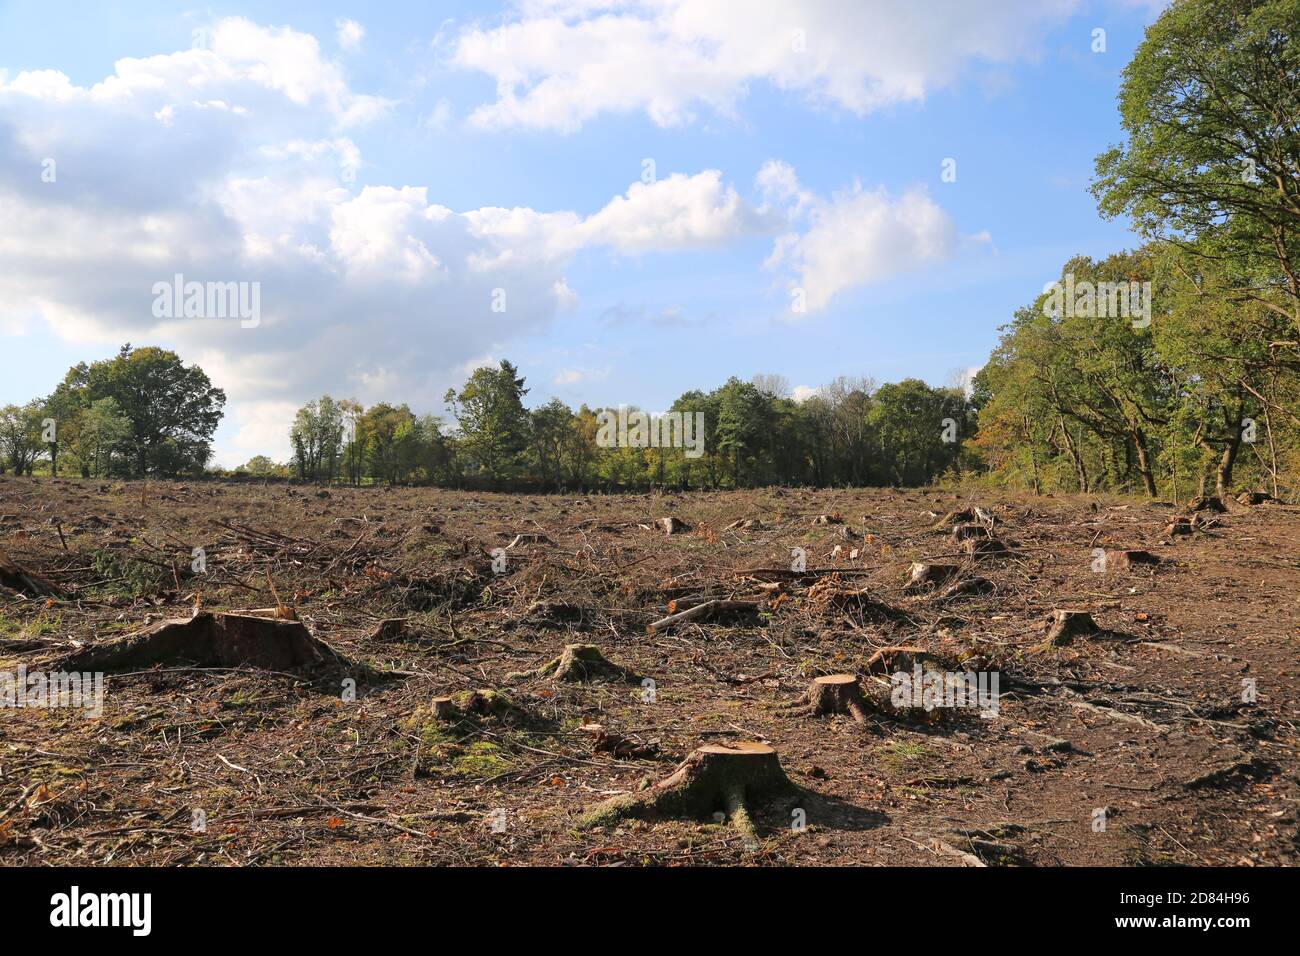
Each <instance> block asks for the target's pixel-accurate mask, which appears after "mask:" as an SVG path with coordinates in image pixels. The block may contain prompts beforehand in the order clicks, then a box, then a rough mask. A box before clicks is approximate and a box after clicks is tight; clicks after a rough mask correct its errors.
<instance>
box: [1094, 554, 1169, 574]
mask: <svg viewBox="0 0 1300 956" xmlns="http://www.w3.org/2000/svg"><path fill="white" fill-rule="evenodd" d="M1159 563H1160V559H1159V558H1157V557H1156V556H1155V555H1154V554H1152V553H1151V552H1150V551H1136V550H1134V551H1109V552H1107V554H1106V567H1108V568H1111V567H1113V568H1114V569H1115V570H1116V571H1131V570H1133V568H1135V567H1138V566H1139V565H1147V566H1151V565H1156V564H1159Z"/></svg>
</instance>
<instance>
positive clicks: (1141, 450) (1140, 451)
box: [1129, 428, 1156, 498]
mask: <svg viewBox="0 0 1300 956" xmlns="http://www.w3.org/2000/svg"><path fill="white" fill-rule="evenodd" d="M1129 434H1130V436H1131V437H1132V439H1133V450H1134V451H1136V452H1137V466H1138V472H1139V473H1140V474H1141V475H1142V484H1143V485H1145V486H1146V492H1147V497H1148V498H1154V497H1156V479H1155V476H1154V475H1153V474H1152V473H1151V457H1150V454H1149V453H1148V452H1147V438H1146V435H1144V434H1143V433H1142V429H1140V428H1134V429H1132V431H1130V433H1129Z"/></svg>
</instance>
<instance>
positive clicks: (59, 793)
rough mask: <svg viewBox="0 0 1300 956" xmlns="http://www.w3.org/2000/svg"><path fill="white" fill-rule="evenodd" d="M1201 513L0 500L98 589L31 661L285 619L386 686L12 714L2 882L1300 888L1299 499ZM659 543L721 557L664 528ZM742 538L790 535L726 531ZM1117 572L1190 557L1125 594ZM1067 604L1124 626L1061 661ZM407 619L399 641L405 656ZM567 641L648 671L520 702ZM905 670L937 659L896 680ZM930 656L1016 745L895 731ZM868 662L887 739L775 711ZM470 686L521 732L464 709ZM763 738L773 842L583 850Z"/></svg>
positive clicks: (1089, 502)
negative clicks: (674, 780) (931, 874)
mask: <svg viewBox="0 0 1300 956" xmlns="http://www.w3.org/2000/svg"><path fill="white" fill-rule="evenodd" d="M974 506H979V507H981V508H982V509H984V510H985V511H986V512H987V513H988V515H990V516H991V517H992V519H993V520H992V534H993V536H995V537H996V538H997V539H999V540H1001V541H1002V542H1004V543H1005V545H1006V546H1007V547H1008V548H1009V551H1008V552H1007V553H1005V554H1001V555H999V554H989V555H975V556H972V555H969V554H966V553H965V552H964V551H963V550H962V549H961V548H960V547H959V545H958V544H957V543H954V542H953V540H952V538H951V536H950V535H949V533H948V532H947V530H946V529H945V530H941V529H935V528H934V527H933V526H934V525H935V524H936V521H937V520H938V519H940V518H941V517H942V516H944V515H945V514H948V513H950V512H953V511H959V510H961V509H965V508H968V507H974ZM1172 513H1173V509H1172V508H1171V507H1170V506H1169V505H1168V504H1163V505H1162V504H1151V503H1145V502H1141V501H1137V500H1132V501H1127V500H1118V499H1116V500H1111V499H1104V498H1103V499H1093V498H1086V499H1085V498H1068V497H1057V498H1050V497H1048V498H1034V497H1030V496H1015V495H1006V494H995V493H975V492H970V493H965V492H963V493H960V494H958V493H954V492H950V491H902V492H895V491H890V490H859V491H820V492H811V491H802V490H789V489H787V490H776V489H773V490H761V491H755V492H736V493H697V494H684V495H662V496H584V497H575V496H550V497H547V496H515V495H493V494H483V493H461V492H449V491H440V490H432V489H339V488H332V489H330V490H329V491H328V492H322V491H320V490H319V489H316V488H313V487H307V486H287V485H265V486H264V485H255V484H242V485H241V484H233V483H227V484H219V483H206V482H204V483H200V482H195V483H190V484H185V483H150V484H149V485H148V486H147V487H146V486H143V485H141V484H140V483H124V482H96V481H88V482H83V481H71V480H69V481H63V480H49V479H43V480H36V481H31V480H27V479H13V478H0V546H2V547H3V549H4V551H5V552H6V553H7V556H8V559H9V562H10V567H13V566H18V567H21V568H24V569H26V570H27V571H30V572H35V573H37V574H39V575H42V576H44V578H46V579H48V581H49V582H50V583H52V584H54V585H57V586H59V587H61V588H63V589H65V590H66V592H67V594H68V596H66V597H60V598H45V597H39V596H35V595H34V594H33V593H32V592H31V591H30V589H29V590H28V593H26V594H24V593H22V591H23V590H24V589H23V588H22V587H17V586H14V585H15V582H14V581H13V580H12V579H11V580H10V582H9V583H10V585H11V587H9V588H0V671H9V672H14V671H16V669H17V668H18V667H19V666H20V665H22V666H24V667H26V668H27V669H28V670H29V671H37V670H40V669H41V668H46V669H57V665H58V662H59V660H60V659H61V656H62V655H64V654H66V653H68V652H70V651H72V650H74V649H76V647H77V646H79V645H81V646H94V645H96V644H97V643H99V642H107V641H110V640H112V639H114V638H116V637H118V636H120V635H123V634H126V633H129V632H132V631H135V630H137V629H139V628H141V627H143V626H146V625H148V624H152V623H155V622H157V621H159V620H161V619H164V618H172V617H181V618H187V617H189V616H190V615H191V614H192V613H193V609H194V607H195V606H196V605H198V606H200V607H201V608H202V609H204V610H230V609H266V608H274V607H275V606H276V605H277V604H280V605H283V606H291V607H293V608H294V610H295V612H296V615H297V617H298V618H299V619H300V620H301V621H302V622H303V623H305V624H306V625H307V626H308V627H309V628H310V629H311V631H312V633H313V634H314V635H315V636H316V637H318V638H320V639H322V640H323V641H325V642H327V643H328V644H329V645H331V646H332V647H333V648H335V649H336V650H337V651H339V652H340V653H341V654H343V655H346V657H347V658H348V659H349V660H350V661H351V662H353V663H355V664H356V665H357V666H358V668H360V667H361V666H362V665H365V666H366V667H368V668H369V673H368V674H367V673H363V672H361V671H360V670H358V671H357V672H356V673H360V674H361V677H360V679H358V682H357V687H356V699H355V700H349V699H346V698H347V697H348V696H350V695H348V694H347V693H346V690H347V687H348V685H346V684H345V683H344V682H343V679H342V677H341V675H340V674H339V673H337V672H333V673H326V672H321V673H305V672H304V673H296V674H288V673H280V672H270V671H266V670H260V669H256V668H248V667H235V668H222V667H194V666H189V665H188V664H187V663H186V662H185V661H183V660H177V661H175V662H172V663H169V664H166V665H162V666H156V667H149V668H141V669H136V670H126V671H125V672H119V673H110V674H109V675H108V677H107V679H106V694H105V699H104V709H103V713H102V715H100V716H99V717H88V716H85V715H83V714H81V713H78V712H75V711H71V710H67V709H47V710H40V709H11V710H0V862H3V863H6V864H10V865H14V864H98V863H111V864H204V865H248V864H260V865H272V864H299V865H303V864H352V863H372V864H384V863H390V864H391V863H402V864H487V865H493V864H510V865H527V864H547V865H555V864H597V865H607V864H617V863H624V864H693V865H708V864H752V865H807V864H895V865H974V864H975V863H976V862H983V863H986V864H988V865H1014V864H1032V865H1059V864H1085V865H1086V864H1131V865H1152V864H1193V865H1206V864H1254V865H1280V864H1290V863H1294V862H1296V860H1297V856H1298V855H1300V854H1298V849H1300V847H1298V844H1297V824H1296V809H1297V797H1298V796H1300V777H1298V771H1300V760H1298V759H1297V743H1298V741H1297V734H1296V719H1297V716H1298V714H1300V706H1298V705H1297V701H1296V689H1297V688H1298V687H1300V681H1298V680H1297V676H1298V675H1297V670H1298V667H1297V637H1298V636H1300V631H1298V628H1297V620H1300V614H1298V613H1297V612H1298V611H1300V604H1298V596H1300V553H1298V552H1300V508H1295V507H1290V506H1286V505H1279V504H1272V503H1270V504H1262V505H1258V506H1253V507H1251V506H1239V505H1237V504H1235V503H1233V504H1232V507H1231V509H1230V510H1229V511H1228V512H1226V513H1224V514H1212V513H1207V514H1205V518H1206V519H1207V524H1206V525H1205V526H1204V527H1201V528H1198V529H1197V530H1196V531H1195V532H1194V533H1193V534H1191V535H1190V536H1181V537H1176V538H1173V537H1166V536H1165V534H1164V533H1163V532H1164V529H1165V527H1166V525H1167V524H1168V521H1169V518H1170V516H1171V515H1172ZM821 515H827V516H829V521H828V522H827V523H821V524H818V523H815V521H816V519H817V518H818V517H819V516H821ZM666 516H675V517H677V518H679V519H681V521H682V522H684V523H685V524H686V525H688V526H689V530H682V531H678V532H677V533H674V534H671V535H669V534H667V533H665V530H664V529H663V528H662V527H661V526H659V525H658V524H657V523H656V521H657V519H661V518H664V517H666ZM744 519H754V520H756V521H757V522H759V524H758V525H756V526H750V527H745V528H742V527H733V528H732V529H731V530H726V529H727V527H728V526H729V525H731V524H732V523H733V522H736V521H738V520H744ZM975 523H976V524H978V523H979V521H978V520H977V521H976V522H975ZM518 535H524V536H525V538H524V539H523V540H520V541H519V542H518V543H516V544H514V546H513V547H509V546H510V545H511V544H512V542H514V540H515V538H516V536H518ZM530 535H531V536H534V537H532V538H529V537H528V536H530ZM837 545H838V546H840V548H841V550H840V552H839V553H838V554H837V555H836V556H834V557H832V552H833V549H835V547H836V546H837ZM195 548H202V549H203V557H204V559H205V561H206V570H205V571H203V570H200V571H199V572H198V573H195V572H194V571H192V570H191V566H192V563H193V561H194V559H195V552H194V549H195ZM496 548H502V549H507V550H506V551H505V555H506V557H505V567H504V573H496V572H494V570H493V567H492V562H493V558H492V556H491V554H490V552H491V551H492V549H496ZM794 548H803V549H805V550H806V553H807V570H806V572H805V573H803V574H793V573H791V572H790V566H791V551H792V549H794ZM1094 549H1104V550H1106V551H1114V550H1120V549H1146V550H1148V551H1150V552H1151V553H1153V554H1154V555H1156V556H1157V557H1158V558H1159V559H1160V563H1159V564H1158V565H1156V566H1154V567H1148V566H1140V567H1136V568H1134V569H1131V570H1125V571H1121V570H1118V569H1116V568H1115V566H1114V561H1113V560H1112V561H1111V562H1110V564H1109V566H1108V569H1107V570H1105V571H1098V570H1094V568H1095V567H1097V561H1096V552H1095V550H1094ZM854 550H856V551H857V552H858V554H857V556H856V557H850V554H851V552H853V551H854ZM0 557H2V555H0ZM913 561H932V562H940V563H953V564H957V565H959V567H960V572H959V576H960V578H959V579H960V580H970V579H971V578H972V577H976V576H978V577H981V578H984V579H986V580H987V581H988V582H989V583H990V584H991V585H992V587H993V591H992V593H985V594H965V595H956V596H953V597H950V598H941V597H939V596H937V592H935V591H920V592H912V591H907V590H904V584H905V583H906V582H907V580H908V574H909V566H910V565H911V563H912V562H913ZM500 567H501V565H500V562H499V561H498V569H500ZM713 598H718V599H732V600H754V601H757V602H761V604H760V606H759V607H757V608H756V609H755V611H754V612H751V613H745V612H741V613H739V614H735V613H729V614H726V615H724V616H721V617H719V618H716V619H713V620H710V619H704V620H701V621H687V622H684V623H681V624H678V625H675V626H669V627H666V628H662V629H659V630H657V631H655V632H653V633H651V632H649V631H648V630H647V625H649V624H650V623H651V622H654V621H656V620H658V619H661V618H663V617H665V616H667V614H668V613H669V611H670V606H669V605H670V602H673V601H675V602H677V603H676V604H675V605H673V608H672V609H675V610H683V609H687V608H690V607H691V606H692V605H693V604H695V603H698V602H699V601H700V600H703V599H713ZM1057 608H1068V609H1082V610H1087V611H1089V612H1091V614H1092V616H1093V618H1094V620H1095V622H1096V624H1097V625H1098V627H1099V628H1100V630H1099V631H1098V632H1097V633H1093V634H1085V635H1080V636H1078V637H1076V638H1075V639H1074V640H1073V642H1072V643H1070V644H1067V645H1064V646H1059V647H1058V646H1052V645H1045V644H1044V635H1045V631H1046V620H1045V615H1046V614H1047V613H1048V612H1050V611H1052V610H1053V609H1057ZM263 613H267V612H263ZM390 619H403V623H401V624H390V625H388V626H386V627H380V626H379V625H380V622H381V621H384V620H390ZM573 643H583V644H591V645H596V646H597V647H599V649H600V650H601V652H603V654H604V656H605V657H606V658H608V659H609V660H610V661H612V662H613V663H614V664H616V665H619V666H621V667H623V668H624V669H625V670H626V671H627V672H628V676H629V678H630V679H628V680H617V679H614V680H609V679H602V680H596V681H564V680H556V679H552V678H551V677H549V676H547V675H545V674H542V675H536V676H524V677H520V676H509V675H518V674H519V673H520V672H526V671H530V670H534V669H537V668H540V667H541V666H542V665H544V664H546V663H548V662H549V661H551V660H552V659H553V658H555V657H557V656H558V655H559V654H560V652H561V650H562V648H563V647H564V646H565V645H566V644H573ZM898 645H908V646H915V647H921V648H924V649H925V651H926V652H927V653H926V654H920V653H918V652H912V653H911V657H899V656H898V655H893V656H891V655H885V660H884V662H883V666H882V664H881V663H879V662H878V663H877V664H876V665H874V666H872V665H870V664H869V662H870V661H871V659H872V656H873V654H875V653H876V652H877V651H878V650H880V649H881V648H885V647H890V646H898ZM913 658H915V659H916V660H918V661H924V662H925V663H926V665H927V666H931V667H933V666H940V665H943V666H946V667H950V668H952V669H961V668H973V669H975V670H983V671H986V672H992V671H996V672H997V673H998V675H999V678H1000V690H1001V698H1000V700H999V702H998V703H999V706H998V713H997V716H996V717H994V718H991V719H990V718H987V717H982V716H981V715H980V714H979V713H978V712H977V711H976V710H974V709H971V708H964V709H956V710H954V709H946V708H945V709H941V710H938V711H935V712H933V713H932V714H930V715H926V714H924V713H923V712H922V713H919V714H912V715H910V716H909V715H905V714H898V713H894V712H892V711H891V709H890V708H889V707H887V706H884V704H883V701H886V700H887V699H888V697H889V693H890V688H889V686H888V683H887V682H886V681H887V678H886V677H883V676H881V673H882V670H883V671H884V673H886V674H887V673H888V671H889V667H890V666H891V665H893V666H896V667H897V666H903V665H906V664H907V663H909V662H910V661H911V660H912V659H913ZM900 662H901V663H900ZM377 672H383V673H382V674H379V673H377ZM837 672H849V673H856V674H858V675H859V676H860V677H861V678H862V680H863V687H864V689H865V691H866V693H867V695H868V697H869V698H870V699H871V700H873V701H875V702H876V703H875V704H874V705H873V708H872V710H871V713H870V714H869V715H868V718H867V720H866V722H865V723H859V722H857V721H855V720H853V719H852V718H851V717H849V716H842V715H840V716H836V715H832V716H822V717H812V716H797V715H790V714H786V713H784V712H782V711H781V710H779V709H777V706H776V705H779V704H781V703H783V702H788V701H792V700H794V699H796V698H798V697H800V696H801V695H802V694H803V693H804V691H805V690H806V688H807V686H808V683H809V681H810V680H811V679H812V678H813V677H815V676H817V675H821V674H828V673H837ZM644 678H649V679H651V680H652V681H653V685H648V684H644V683H643V679H644ZM1244 680H1245V681H1253V682H1254V683H1253V688H1254V694H1255V700H1254V702H1250V701H1249V700H1243V696H1245V697H1246V698H1249V697H1250V696H1251V694H1250V692H1249V691H1250V685H1245V686H1244V685H1243V681H1244ZM474 689H490V690H495V691H501V692H503V693H504V694H506V695H507V697H508V704H499V706H498V707H497V709H495V710H491V711H490V712H487V713H480V714H470V715H463V716H462V717H461V718H458V719H453V720H447V719H439V718H438V717H437V716H435V715H434V713H433V712H432V708H431V700H432V699H433V698H434V697H436V696H443V695H453V696H454V695H457V694H463V693H464V692H467V691H471V690H474ZM1243 691H1245V693H1243ZM459 701H460V702H461V703H465V700H464V698H463V697H462V698H459ZM593 724H598V725H600V727H601V728H603V730H604V733H603V734H600V735H598V734H597V732H596V731H594V730H592V729H590V725H593ZM584 727H586V728H588V729H583V728H584ZM738 741H764V742H767V743H770V744H771V745H772V746H773V747H775V749H776V751H777V753H778V755H779V759H780V762H781V765H782V767H783V768H784V770H785V772H786V774H787V775H788V776H789V778H790V780H791V781H793V782H794V783H795V784H796V785H797V786H798V788H799V792H798V793H797V794H796V795H795V796H792V797H783V798H782V799H781V800H778V801H775V802H773V803H770V804H768V803H760V804H758V805H756V806H754V807H752V808H751V810H752V812H753V817H754V822H755V827H756V834H757V840H754V839H752V838H749V837H747V836H746V835H745V834H744V833H743V832H742V830H741V829H739V828H738V827H736V826H734V825H731V824H729V823H727V822H725V821H724V822H714V821H711V820H709V819H704V820H696V819H680V818H675V817H672V816H661V817H660V818H658V819H649V820H624V821H622V822H617V823H610V824H609V825H607V826H604V827H597V828H595V829H591V828H587V829H582V828H580V827H579V825H578V824H579V818H580V816H581V815H582V814H583V813H584V812H585V811H587V810H589V809H590V808H591V807H593V806H595V805H596V804H598V803H599V802H600V801H602V800H604V799H606V798H607V797H610V796H614V795H618V794H621V793H625V792H635V791H637V790H638V788H639V787H641V786H643V785H644V783H645V782H646V781H655V780H659V779H662V778H663V777H666V776H667V775H669V774H670V773H671V772H672V770H673V768H674V767H675V766H676V765H677V764H678V763H679V762H680V761H681V760H682V759H683V758H684V757H685V756H686V755H687V754H688V753H690V752H691V751H692V750H693V749H695V748H697V747H699V746H701V745H705V744H727V743H735V742H738ZM719 809H721V808H719ZM196 811H201V813H199V814H196ZM804 820H806V825H804V826H800V823H801V822H802V821H804ZM1101 820H1104V827H1103V826H1102V824H1101V823H1100V822H1099V821H1101ZM196 821H197V824H196Z"/></svg>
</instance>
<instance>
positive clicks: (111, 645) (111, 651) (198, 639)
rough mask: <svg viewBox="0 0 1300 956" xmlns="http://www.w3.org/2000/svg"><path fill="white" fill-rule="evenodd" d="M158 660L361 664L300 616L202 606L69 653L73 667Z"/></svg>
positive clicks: (295, 667)
mask: <svg viewBox="0 0 1300 956" xmlns="http://www.w3.org/2000/svg"><path fill="white" fill-rule="evenodd" d="M158 664H163V665H174V664H193V665H196V666H199V667H258V668H262V669H265V670H273V671H299V670H318V669H338V670H346V671H355V670H358V668H357V666H356V665H354V664H352V663H351V662H350V661H348V660H347V658H345V657H343V655H341V654H339V653H338V652H337V651H335V650H334V649H333V648H332V647H330V646H329V645H328V644H326V643H325V642H324V641H321V640H318V639H317V638H315V637H313V636H312V635H311V632H310V631H308V630H307V628H306V627H304V626H303V624H302V623H301V622H299V621H282V620H276V619H274V618H266V617H252V616H247V615H239V614H222V613H210V612H207V611H201V612H199V613H198V614H195V615H194V617H191V618H172V619H169V620H164V621H159V622H158V623H157V624H154V625H152V626H151V627H148V628H145V629H144V630H142V631H137V632H136V633H134V634H128V635H126V636H125V637H120V638H117V639H115V640H112V641H108V642H105V643H103V644H98V645H95V646H93V647H87V648H84V649H83V650H80V651H76V652H74V653H72V654H69V655H66V656H64V657H63V658H62V659H61V660H60V666H61V667H62V668H63V669H64V670H70V671H115V670H126V669H136V668H147V667H153V666H155V665H158Z"/></svg>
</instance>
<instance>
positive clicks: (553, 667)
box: [507, 644, 638, 683]
mask: <svg viewBox="0 0 1300 956" xmlns="http://www.w3.org/2000/svg"><path fill="white" fill-rule="evenodd" d="M525 677H549V678H551V679H552V680H564V681H593V680H609V681H624V682H627V683H636V681H637V680H638V678H637V676H636V675H635V674H633V673H632V672H631V671H628V670H625V669H624V668H622V667H619V666H618V665H617V664H614V663H613V662H611V661H609V660H606V658H605V656H604V655H603V654H601V653H600V648H598V647H596V646H595V645H594V644H566V645H565V646H564V650H563V651H562V652H561V653H560V656H559V657H556V658H554V659H552V660H550V661H547V662H546V663H545V664H543V665H542V666H541V667H539V668H537V669H536V670H531V671H519V672H517V673H514V674H510V675H508V677H507V680H521V679H523V678H525Z"/></svg>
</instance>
